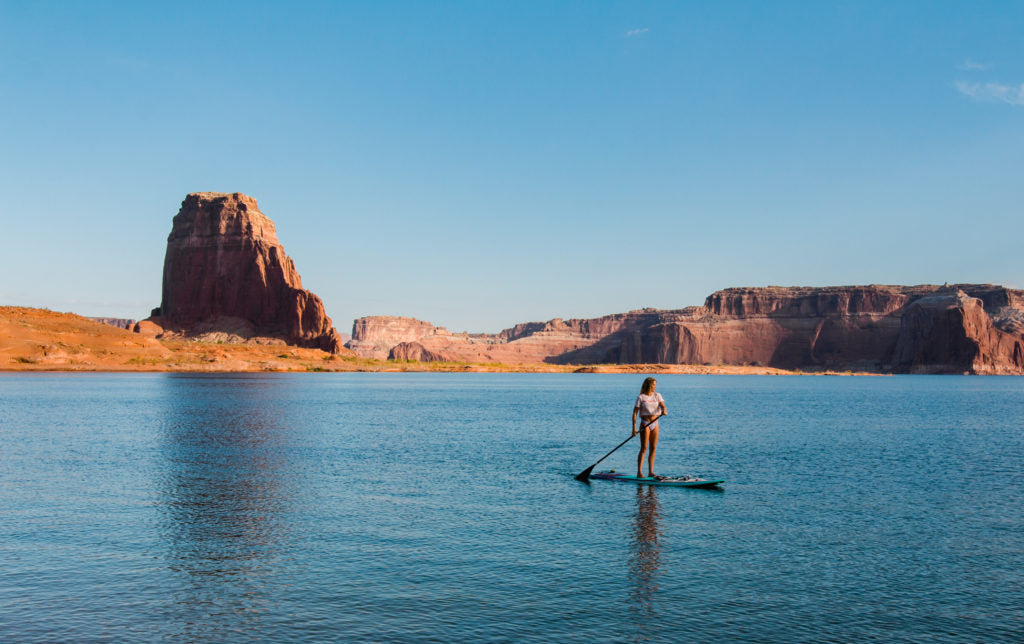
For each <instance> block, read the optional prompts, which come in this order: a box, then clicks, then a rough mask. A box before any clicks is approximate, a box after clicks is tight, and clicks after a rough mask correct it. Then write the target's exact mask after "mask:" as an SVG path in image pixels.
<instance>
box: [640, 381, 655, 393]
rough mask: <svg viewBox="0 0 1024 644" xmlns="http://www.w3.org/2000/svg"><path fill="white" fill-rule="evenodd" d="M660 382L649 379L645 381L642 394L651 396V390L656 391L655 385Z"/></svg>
mask: <svg viewBox="0 0 1024 644" xmlns="http://www.w3.org/2000/svg"><path fill="white" fill-rule="evenodd" d="M656 382H658V381H657V380H655V379H654V378H647V379H646V380H644V384H642V385H641V386H640V393H642V394H645V395H649V394H650V393H651V390H652V389H654V383H656Z"/></svg>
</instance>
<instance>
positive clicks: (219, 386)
mask: <svg viewBox="0 0 1024 644" xmlns="http://www.w3.org/2000/svg"><path fill="white" fill-rule="evenodd" d="M274 385H275V383H274V381H266V380H252V381H251V382H246V383H243V386H239V383H237V382H236V383H232V385H231V386H228V387H225V386H224V383H223V382H222V381H218V380H209V381H205V382H204V381H203V379H200V380H199V382H197V379H196V377H194V376H192V377H184V376H177V377H170V378H168V380H167V392H166V393H167V396H166V403H167V405H166V414H165V416H164V423H163V432H162V436H161V439H162V441H161V442H162V444H161V449H160V458H159V464H160V468H161V469H160V471H159V472H158V473H157V476H158V477H159V479H160V481H159V489H160V492H161V508H162V511H163V517H164V525H163V526H162V530H161V536H162V538H163V540H164V541H165V545H166V550H167V555H166V556H167V561H168V565H169V567H170V568H171V570H172V571H174V572H175V573H178V575H179V580H180V585H179V586H178V587H177V590H178V595H177V596H176V597H175V604H176V610H178V611H180V612H181V614H180V615H179V616H178V619H177V620H176V621H177V623H178V624H179V625H180V628H181V629H182V631H183V632H182V633H181V635H183V636H185V637H186V638H188V639H192V638H199V639H209V638H211V637H214V638H216V637H218V636H223V635H226V634H228V633H231V634H233V635H238V634H239V633H246V634H249V635H255V634H256V633H257V632H258V631H259V621H258V620H259V618H260V615H261V614H262V613H265V612H266V611H267V610H269V609H270V608H272V606H271V605H270V604H271V603H272V602H271V598H270V597H269V592H270V591H271V586H272V584H271V578H272V576H273V575H274V574H275V573H277V572H279V564H280V562H281V560H282V556H283V550H284V544H285V542H286V538H287V534H286V530H285V527H284V523H283V521H282V514H283V512H284V510H285V508H286V506H287V505H288V501H289V499H288V491H289V489H291V487H290V485H289V484H288V483H286V482H285V481H283V480H282V478H281V476H280V470H281V461H282V458H283V456H282V451H283V448H284V447H285V445H283V443H284V433H283V430H282V427H283V426H284V424H283V423H282V421H281V419H280V418H277V417H275V415H274V411H275V410H276V409H278V408H277V407H276V406H274V405H268V404H267V398H268V397H270V396H272V394H273V388H274Z"/></svg>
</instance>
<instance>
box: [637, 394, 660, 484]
mask: <svg viewBox="0 0 1024 644" xmlns="http://www.w3.org/2000/svg"><path fill="white" fill-rule="evenodd" d="M657 388H658V381H657V380H655V379H654V378H648V379H646V380H644V384H643V385H642V386H641V387H640V395H639V396H637V397H636V404H635V405H633V436H636V434H637V429H636V417H637V416H638V415H639V416H640V420H641V421H642V422H641V425H640V454H639V455H638V456H637V457H636V477H637V478H638V479H642V478H643V477H644V473H643V469H644V452H646V451H647V445H648V443H650V446H651V453H650V455H649V456H648V457H647V475H648V476H649V477H651V478H654V451H655V450H656V449H657V448H658V421H657V420H654V419H656V418H657V417H658V416H664V415H665V414H666V413H667V412H666V410H665V399H664V398H662V397H661V394H659V393H655V391H654V390H655V389H657ZM652 420H654V422H653V423H652V422H651V421H652Z"/></svg>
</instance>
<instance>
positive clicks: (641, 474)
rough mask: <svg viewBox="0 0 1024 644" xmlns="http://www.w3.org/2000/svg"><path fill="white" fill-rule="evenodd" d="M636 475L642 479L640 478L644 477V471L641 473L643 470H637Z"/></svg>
mask: <svg viewBox="0 0 1024 644" xmlns="http://www.w3.org/2000/svg"><path fill="white" fill-rule="evenodd" d="M636 477H637V478H638V479H642V478H643V477H644V473H643V472H637V473H636Z"/></svg>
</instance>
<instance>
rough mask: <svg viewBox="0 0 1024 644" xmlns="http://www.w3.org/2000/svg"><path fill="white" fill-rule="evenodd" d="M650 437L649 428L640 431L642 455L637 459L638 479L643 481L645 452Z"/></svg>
mask: <svg viewBox="0 0 1024 644" xmlns="http://www.w3.org/2000/svg"><path fill="white" fill-rule="evenodd" d="M649 435H650V430H648V429H647V428H644V429H641V430H640V453H639V454H637V457H636V477H637V478H638V479H642V478H643V477H644V452H646V451H647V437H648V436H649Z"/></svg>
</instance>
